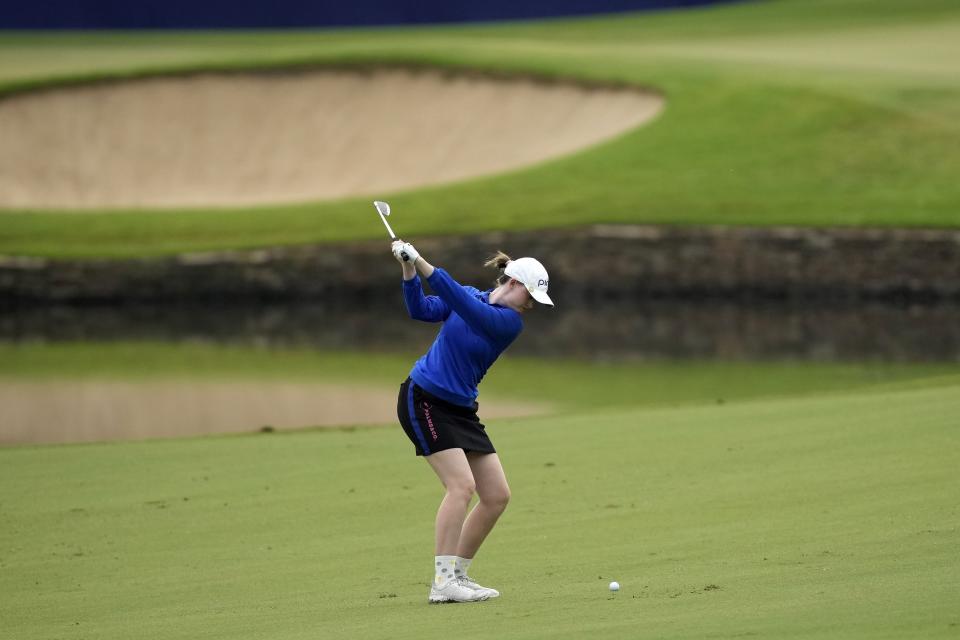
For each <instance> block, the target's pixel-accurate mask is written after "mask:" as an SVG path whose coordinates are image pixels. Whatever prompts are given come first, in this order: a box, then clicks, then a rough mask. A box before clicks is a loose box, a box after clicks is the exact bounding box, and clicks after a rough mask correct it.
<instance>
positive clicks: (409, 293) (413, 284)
mask: <svg viewBox="0 0 960 640" xmlns="http://www.w3.org/2000/svg"><path fill="white" fill-rule="evenodd" d="M403 300H404V302H406V303H407V312H408V313H409V314H410V317H411V318H413V319H414V320H423V321H424V322H443V321H444V320H446V319H447V316H449V315H450V307H448V306H447V304H446V303H445V302H444V301H443V300H441V299H440V298H438V297H437V296H425V295H423V286H422V284H421V283H420V277H419V276H418V275H416V274H414V275H413V278H411V279H409V280H404V281H403Z"/></svg>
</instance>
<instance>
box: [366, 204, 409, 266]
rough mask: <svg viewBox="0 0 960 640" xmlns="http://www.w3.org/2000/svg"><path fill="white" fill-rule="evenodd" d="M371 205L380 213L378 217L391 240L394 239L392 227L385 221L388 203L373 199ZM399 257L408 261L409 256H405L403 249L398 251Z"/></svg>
mask: <svg viewBox="0 0 960 640" xmlns="http://www.w3.org/2000/svg"><path fill="white" fill-rule="evenodd" d="M373 206H375V207H376V208H377V213H379V214H380V219H381V220H383V226H385V227H386V228H387V233H389V234H390V239H391V240H396V239H397V236H396V234H394V233H393V229H391V228H390V223H389V222H387V216H388V215H390V205H389V204H387V203H386V202H383V201H382V200H374V201H373ZM400 257H401V258H403V261H404V262H409V261H410V257H409V256H407V254H406V253H404V252H403V251H401V252H400Z"/></svg>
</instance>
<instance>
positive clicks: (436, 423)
mask: <svg viewBox="0 0 960 640" xmlns="http://www.w3.org/2000/svg"><path fill="white" fill-rule="evenodd" d="M477 407H478V405H477V403H476V402H475V403H473V407H461V406H458V405H455V404H451V403H449V402H447V401H446V400H442V399H441V398H438V397H436V396H435V395H433V394H430V393H427V392H426V391H424V390H423V389H421V388H420V387H419V386H418V385H417V384H416V383H415V382H414V381H413V380H411V379H410V378H407V379H406V381H404V383H403V384H402V385H400V395H399V397H398V398H397V417H398V418H399V419H400V425H401V426H402V427H403V430H404V432H405V433H406V434H407V437H408V438H410V442H412V443H413V446H414V448H415V449H416V452H417V455H418V456H428V455H430V454H431V453H436V452H437V451H443V450H445V449H463V450H464V452H466V453H470V452H476V453H496V452H497V450H496V449H494V448H493V443H492V442H490V438H489V437H487V432H486V430H485V429H484V427H483V425H482V424H481V423H480V418H479V417H477Z"/></svg>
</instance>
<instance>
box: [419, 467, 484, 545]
mask: <svg viewBox="0 0 960 640" xmlns="http://www.w3.org/2000/svg"><path fill="white" fill-rule="evenodd" d="M426 460H427V462H429V463H430V466H431V467H433V470H434V472H436V474H437V476H438V477H439V478H440V482H442V483H443V486H444V487H446V489H447V492H446V494H445V495H444V496H443V500H442V501H441V502H440V508H439V509H438V510H437V548H436V555H438V556H452V555H456V553H457V543H458V541H459V540H460V532H461V530H462V529H463V520H464V517H465V516H466V515H467V507H468V506H469V505H470V499H471V498H473V492H474V491H475V490H476V483H475V482H474V480H473V472H472V471H471V469H470V463H468V462H467V456H466V454H464V452H463V449H446V450H445V451H437V452H436V453H432V454H430V455H429V456H426Z"/></svg>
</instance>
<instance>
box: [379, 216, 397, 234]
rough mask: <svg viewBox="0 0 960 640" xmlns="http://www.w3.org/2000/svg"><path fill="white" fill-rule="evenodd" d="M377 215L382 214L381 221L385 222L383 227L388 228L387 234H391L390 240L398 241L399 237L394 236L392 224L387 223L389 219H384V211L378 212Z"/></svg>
mask: <svg viewBox="0 0 960 640" xmlns="http://www.w3.org/2000/svg"><path fill="white" fill-rule="evenodd" d="M377 213H379V214H380V219H381V220H383V226H385V227H386V228H387V233H389V234H390V239H391V240H396V239H397V236H396V235H394V233H393V229H391V228H390V223H389V222H387V219H386V218H385V217H384V215H383V212H382V211H377Z"/></svg>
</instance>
